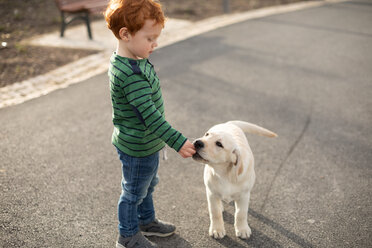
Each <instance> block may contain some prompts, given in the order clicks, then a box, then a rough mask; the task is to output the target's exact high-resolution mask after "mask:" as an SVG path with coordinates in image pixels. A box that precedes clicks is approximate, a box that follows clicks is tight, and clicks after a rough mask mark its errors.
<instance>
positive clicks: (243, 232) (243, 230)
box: [235, 225, 252, 239]
mask: <svg viewBox="0 0 372 248" xmlns="http://www.w3.org/2000/svg"><path fill="white" fill-rule="evenodd" d="M235 234H236V236H237V237H239V238H241V239H248V238H249V237H250V236H251V234H252V230H251V228H250V227H249V226H248V225H246V226H245V227H236V228H235Z"/></svg>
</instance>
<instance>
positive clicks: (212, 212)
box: [207, 190, 226, 239]
mask: <svg viewBox="0 0 372 248" xmlns="http://www.w3.org/2000/svg"><path fill="white" fill-rule="evenodd" d="M207 199H208V210H209V217H210V226H209V236H211V237H213V238H215V239H222V238H223V237H224V236H225V235H226V231H225V227H224V223H223V216H222V211H223V206H222V201H221V199H219V198H218V197H217V196H216V195H214V194H212V193H211V192H209V191H208V190H207Z"/></svg>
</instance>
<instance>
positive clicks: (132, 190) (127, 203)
mask: <svg viewBox="0 0 372 248" xmlns="http://www.w3.org/2000/svg"><path fill="white" fill-rule="evenodd" d="M117 151H118V154H119V159H120V161H121V163H122V172H123V174H122V181H121V187H122V191H121V195H120V199H119V203H118V219H119V232H120V235H122V236H123V237H130V236H133V235H135V234H136V233H137V232H138V231H139V225H146V224H149V223H150V222H152V221H154V219H155V209H154V203H153V201H152V192H154V187H155V185H157V184H158V182H159V178H158V176H157V172H158V166H159V152H157V153H155V154H153V155H150V156H147V157H143V158H136V157H132V156H129V155H127V154H125V153H123V152H121V151H120V150H119V149H117Z"/></svg>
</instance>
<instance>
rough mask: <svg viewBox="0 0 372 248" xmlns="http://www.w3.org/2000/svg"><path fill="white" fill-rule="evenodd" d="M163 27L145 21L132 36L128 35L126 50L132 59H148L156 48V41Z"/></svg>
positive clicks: (153, 22) (153, 21)
mask: <svg viewBox="0 0 372 248" xmlns="http://www.w3.org/2000/svg"><path fill="white" fill-rule="evenodd" d="M162 29H163V26H162V25H160V24H157V23H156V22H155V20H146V21H145V24H144V25H143V27H142V28H141V29H140V30H138V31H137V32H136V33H135V34H134V35H131V34H129V35H128V41H127V44H126V45H127V48H128V51H129V52H130V53H131V55H132V56H133V58H135V59H139V58H148V57H149V56H150V54H151V53H152V52H153V51H154V49H155V47H157V46H158V43H157V39H158V37H159V36H160V33H161V30H162Z"/></svg>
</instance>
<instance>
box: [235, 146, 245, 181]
mask: <svg viewBox="0 0 372 248" xmlns="http://www.w3.org/2000/svg"><path fill="white" fill-rule="evenodd" d="M233 155H235V162H233V165H234V166H236V171H237V176H239V175H240V174H242V173H243V164H242V160H241V157H240V151H239V149H238V148H236V149H235V150H234V151H233ZM233 161H234V160H233Z"/></svg>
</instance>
